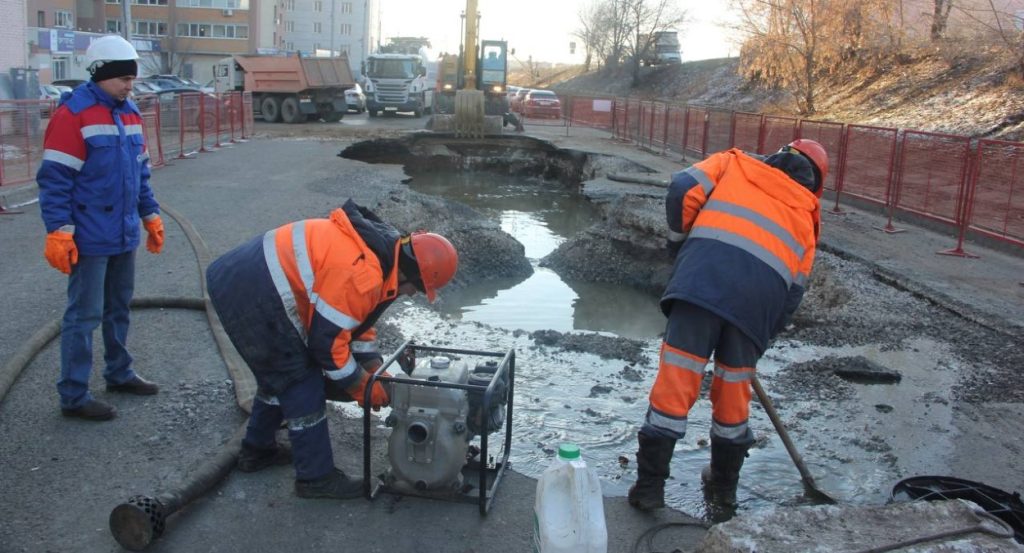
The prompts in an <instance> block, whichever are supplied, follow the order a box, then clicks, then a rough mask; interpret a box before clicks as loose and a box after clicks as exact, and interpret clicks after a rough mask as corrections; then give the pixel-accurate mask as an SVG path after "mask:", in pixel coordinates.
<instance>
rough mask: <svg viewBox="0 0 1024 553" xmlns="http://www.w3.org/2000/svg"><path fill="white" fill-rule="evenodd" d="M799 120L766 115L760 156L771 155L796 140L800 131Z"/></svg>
mask: <svg viewBox="0 0 1024 553" xmlns="http://www.w3.org/2000/svg"><path fill="white" fill-rule="evenodd" d="M797 122H798V121H797V119H795V118H793V117H778V116H775V115H765V116H764V123H763V128H764V130H763V131H762V133H761V137H762V138H761V149H760V150H759V151H758V152H757V153H759V154H769V153H773V152H775V151H777V150H778V149H779V148H781V147H783V146H785V145H786V144H789V143H790V142H792V141H794V140H796V138H797V133H798V131H799V129H798V127H797Z"/></svg>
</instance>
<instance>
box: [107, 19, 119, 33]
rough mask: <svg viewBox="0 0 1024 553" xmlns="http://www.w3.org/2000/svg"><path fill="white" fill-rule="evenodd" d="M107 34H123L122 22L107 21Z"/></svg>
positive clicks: (117, 20)
mask: <svg viewBox="0 0 1024 553" xmlns="http://www.w3.org/2000/svg"><path fill="white" fill-rule="evenodd" d="M107 32H108V33H114V34H118V35H119V34H121V20H120V19H108V20H107Z"/></svg>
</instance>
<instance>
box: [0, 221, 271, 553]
mask: <svg viewBox="0 0 1024 553" xmlns="http://www.w3.org/2000/svg"><path fill="white" fill-rule="evenodd" d="M162 210H163V212H164V213H167V214H168V215H170V216H171V217H172V218H173V219H174V220H175V221H176V222H177V223H178V225H179V226H181V229H182V230H183V231H184V232H185V235H186V236H187V238H188V240H189V243H190V244H191V245H192V251H193V252H195V254H196V261H197V263H198V265H199V274H200V278H199V281H200V286H201V288H202V294H203V297H202V298H186V297H151V298H135V299H133V300H132V303H131V307H132V308H133V309H139V308H180V309H194V310H198V311H205V312H206V315H207V318H208V319H209V322H210V329H211V331H212V332H213V337H214V340H215V342H216V343H217V347H218V349H219V350H220V353H221V356H222V357H223V358H224V363H225V364H226V365H227V368H228V374H229V375H230V377H231V380H232V382H233V383H234V387H235V399H236V401H237V403H238V405H239V407H241V408H242V410H244V411H245V412H246V413H249V412H250V411H251V409H252V400H253V397H254V396H255V393H256V382H255V379H254V378H253V376H252V373H251V372H250V371H249V367H248V366H247V365H246V364H245V361H243V360H242V358H241V356H240V355H239V354H238V351H236V350H235V348H234V346H233V345H232V344H231V340H230V339H229V338H228V336H227V334H226V333H225V332H224V327H223V325H221V322H220V319H219V318H217V314H216V312H214V310H213V306H212V305H211V304H210V299H209V296H208V295H207V293H206V279H205V278H203V277H204V275H205V274H206V266H207V265H209V262H210V254H209V251H208V250H207V248H206V243H205V242H204V241H203V239H202V237H201V236H199V233H198V232H196V230H195V228H194V227H193V226H192V225H191V223H189V222H188V221H187V220H186V219H185V218H184V217H182V216H181V215H180V214H178V213H177V212H176V211H174V210H173V209H170V208H168V207H167V206H162ZM60 329H61V320H60V319H57V320H55V321H51V322H50V323H47V324H45V325H43V326H42V327H41V328H40V329H39V330H37V331H36V332H35V334H33V335H32V336H31V337H30V338H29V340H28V341H27V342H25V344H24V345H22V347H21V348H20V349H19V350H18V351H17V352H16V353H15V354H14V355H13V356H12V357H11V358H10V359H9V360H8V361H7V362H6V363H5V364H4V366H3V367H2V368H0V402H2V401H3V399H4V397H6V396H7V392H8V391H9V390H10V388H11V386H13V385H14V382H15V380H17V379H18V376H19V375H20V374H21V373H22V371H24V369H25V368H26V367H27V366H28V365H29V364H30V363H31V362H32V360H33V359H34V358H35V357H36V355H38V354H39V352H40V351H42V349H43V348H44V347H46V345H47V344H48V343H50V341H52V340H53V339H54V338H56V337H57V336H58V335H60ZM247 422H248V421H247ZM245 427H246V423H243V424H242V425H241V426H240V427H239V428H238V430H236V431H235V433H234V435H233V436H232V438H231V439H230V440H228V442H227V443H225V444H224V445H223V446H222V447H221V449H220V451H219V452H218V453H217V454H216V455H214V456H213V458H211V459H209V460H207V461H206V462H204V463H203V464H202V465H200V466H199V467H198V468H197V469H196V470H194V471H192V472H190V475H191V476H190V478H189V479H187V480H183V481H182V482H180V483H179V484H178V485H177V486H175V487H172V488H170V489H169V490H167V491H164V492H163V493H160V494H159V495H157V496H156V497H148V496H144V495H136V496H133V497H131V498H129V499H128V501H127V502H125V503H122V504H120V505H118V506H117V507H115V508H114V510H113V511H111V513H110V532H111V534H113V535H114V539H116V540H117V542H118V543H119V544H121V546H122V547H124V548H125V549H128V550H131V551H142V550H143V549H145V548H146V547H147V546H149V544H151V543H152V542H153V540H155V539H157V538H159V537H160V535H161V534H162V533H163V531H164V528H165V521H166V519H167V517H169V516H171V515H172V514H174V513H175V512H177V511H178V510H180V509H181V508H182V507H184V506H185V505H187V504H188V503H190V502H191V501H192V500H194V499H196V498H197V497H199V496H201V495H203V494H204V493H206V492H207V491H208V490H210V489H211V488H213V487H214V486H216V485H217V484H218V483H219V482H220V481H221V480H223V479H224V477H225V476H227V475H228V474H229V473H230V472H231V470H232V469H233V468H234V466H235V461H236V459H237V458H238V452H239V449H240V448H241V442H242V438H243V437H244V435H245Z"/></svg>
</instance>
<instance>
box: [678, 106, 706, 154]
mask: <svg viewBox="0 0 1024 553" xmlns="http://www.w3.org/2000/svg"><path fill="white" fill-rule="evenodd" d="M707 113H708V110H707V109H706V108H702V107H697V106H687V108H686V129H685V131H684V135H683V155H685V156H688V157H695V158H697V159H704V155H705V152H706V149H705V143H704V138H705V135H704V131H705V126H704V120H705V119H706V118H707Z"/></svg>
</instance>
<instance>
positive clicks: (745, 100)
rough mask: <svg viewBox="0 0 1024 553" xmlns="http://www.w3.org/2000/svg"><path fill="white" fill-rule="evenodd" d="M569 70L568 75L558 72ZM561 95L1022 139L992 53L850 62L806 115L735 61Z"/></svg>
mask: <svg viewBox="0 0 1024 553" xmlns="http://www.w3.org/2000/svg"><path fill="white" fill-rule="evenodd" d="M563 74H565V75H571V74H574V72H571V71H564V72H563ZM549 87H550V88H552V89H553V90H556V91H558V92H560V93H566V94H570V93H576V94H591V95H601V96H606V95H613V96H620V97H621V96H630V97H636V98H642V99H645V100H665V101H671V102H679V103H691V104H700V105H705V106H712V107H718V108H724V109H730V110H735V111H746V112H763V113H768V114H771V115H790V116H799V117H805V118H808V119H815V120H821V121H837V122H842V123H855V124H862V125H874V126H882V127H898V128H902V129H914V130H922V131H929V132H940V133H950V134H958V135H965V136H971V137H977V138H993V139H1000V140H1012V141H1021V140H1024V82H1022V79H1021V77H1020V75H1019V73H1018V72H1016V71H1015V68H1014V66H1013V64H1012V62H1011V61H1010V60H1007V59H1006V58H1005V57H1004V56H1002V55H1000V54H999V53H993V52H989V51H984V50H982V51H969V52H956V53H951V52H948V51H941V50H936V49H920V50H918V51H915V52H911V53H905V54H902V55H901V56H899V57H893V58H887V59H881V60H878V61H875V62H873V63H870V64H867V63H852V62H851V63H850V64H849V65H847V66H845V67H841V68H840V69H839V70H838V71H837V72H835V73H833V74H832V75H828V76H824V77H821V79H820V80H819V81H818V92H817V94H816V100H815V104H816V107H817V110H816V112H815V113H813V114H800V113H799V112H798V110H797V108H796V102H795V101H794V98H793V97H792V95H790V94H789V93H787V92H785V91H782V90H771V89H766V88H763V87H759V86H756V85H753V84H751V83H749V82H748V81H746V80H745V79H744V78H743V77H742V76H741V75H740V73H739V59H738V58H722V59H713V60H701V61H695V62H688V63H684V64H682V65H673V66H662V67H644V68H641V74H640V79H639V82H638V83H637V86H633V79H632V73H631V71H630V69H629V68H616V69H603V70H601V71H591V72H589V73H579V74H576V76H574V77H572V78H568V79H566V80H562V81H559V82H556V83H553V84H551V85H550V86H549Z"/></svg>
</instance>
